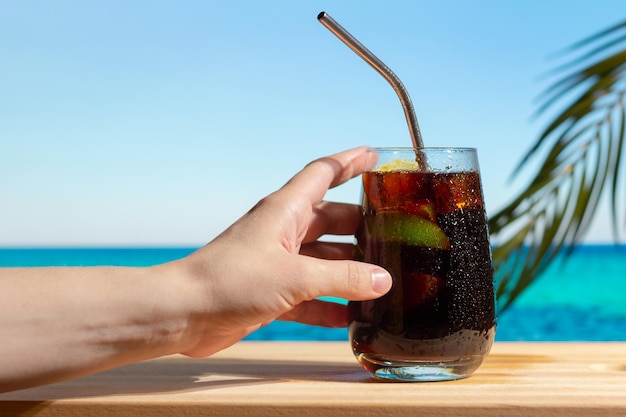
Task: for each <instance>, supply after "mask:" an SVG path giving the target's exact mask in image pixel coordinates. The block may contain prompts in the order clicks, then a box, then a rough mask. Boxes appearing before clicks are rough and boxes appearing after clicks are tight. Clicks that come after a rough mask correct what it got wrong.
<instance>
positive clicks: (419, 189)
mask: <svg viewBox="0 0 626 417" xmlns="http://www.w3.org/2000/svg"><path fill="white" fill-rule="evenodd" d="M363 185H364V191H365V195H364V197H363V198H364V201H363V207H364V209H365V221H364V225H363V227H362V228H361V229H360V231H359V232H358V233H357V242H358V247H359V251H360V254H359V257H360V258H361V259H363V260H365V261H367V262H371V263H375V264H378V265H380V266H382V267H384V268H386V269H387V270H388V271H389V272H390V273H391V275H392V276H393V279H394V285H393V287H392V289H391V291H390V292H389V293H388V294H386V295H385V296H383V297H381V298H379V299H377V300H372V301H361V302H351V303H350V314H351V320H352V322H351V324H350V337H351V340H352V345H353V350H354V352H355V354H356V355H357V356H358V355H359V354H361V353H367V354H371V355H381V357H389V356H390V355H392V356H393V357H394V358H398V359H405V360H413V359H419V360H438V359H442V358H444V357H456V356H472V355H484V354H486V351H488V350H489V348H490V346H491V343H492V341H493V337H494V326H495V312H494V293H493V269H492V264H491V250H490V245H489V238H488V233H487V228H486V224H485V222H486V219H485V212H484V206H483V198H482V192H481V188H480V178H479V176H478V174H477V173H475V172H468V173H454V174H441V173H419V172H401V171H400V172H374V173H366V174H364V175H363ZM390 213H391V215H394V216H397V215H398V213H400V214H401V215H405V214H407V215H411V216H419V217H422V218H424V219H426V220H428V221H429V222H431V223H430V224H431V225H432V224H436V226H433V227H434V228H435V229H437V230H439V231H443V233H444V234H445V235H446V236H447V241H448V242H449V245H444V244H441V243H440V242H441V239H439V240H437V239H435V241H434V242H435V243H433V242H432V241H431V242H429V244H430V245H431V246H426V245H425V244H424V243H420V242H419V239H417V238H416V239H414V240H413V241H410V239H409V240H407V239H406V238H404V239H403V238H402V237H400V238H398V237H396V238H392V237H391V236H381V233H384V232H385V231H386V230H389V229H388V228H385V227H383V226H384V224H383V226H381V223H383V222H385V221H386V220H385V218H386V217H385V216H389V215H390ZM375 229H376V230H375ZM381 230H382V232H381Z"/></svg>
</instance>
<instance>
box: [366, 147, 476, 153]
mask: <svg viewBox="0 0 626 417" xmlns="http://www.w3.org/2000/svg"><path fill="white" fill-rule="evenodd" d="M477 150H478V148H473V147H467V146H426V147H424V148H413V147H410V146H368V147H367V149H366V151H367V152H377V151H378V152H399V151H402V152H408V151H412V152H416V151H472V152H476V151H477Z"/></svg>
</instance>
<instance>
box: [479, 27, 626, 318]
mask: <svg viewBox="0 0 626 417" xmlns="http://www.w3.org/2000/svg"><path fill="white" fill-rule="evenodd" d="M620 45H621V46H622V49H620V48H618V46H620ZM625 45H626V22H623V23H620V24H617V25H615V26H613V27H611V28H609V29H607V30H604V31H602V32H600V33H598V34H595V35H593V36H590V37H588V38H586V39H584V40H582V41H580V42H578V43H576V44H574V45H573V46H572V47H570V48H568V49H567V51H566V54H571V53H573V52H577V53H582V55H580V56H576V57H574V58H573V59H571V60H570V61H569V62H567V63H566V64H565V65H561V66H559V67H558V68H557V69H556V70H555V71H554V72H553V75H556V76H560V77H559V78H557V79H556V81H555V82H553V83H552V84H551V85H550V86H549V87H548V88H547V89H546V90H545V91H544V93H543V95H542V96H541V97H540V99H541V105H540V106H539V109H538V111H537V115H544V114H546V113H547V112H549V111H551V110H554V109H555V108H562V110H560V111H558V112H556V115H555V116H553V118H552V121H551V122H550V123H549V124H548V125H547V127H546V128H545V129H544V130H543V132H542V133H541V134H540V135H539V138H538V139H537V141H536V142H535V143H534V144H533V146H532V147H531V148H530V150H529V151H528V152H527V154H526V155H525V156H524V157H523V158H522V160H521V162H520V164H519V165H518V166H517V168H516V169H515V170H514V175H518V174H519V172H520V171H521V170H522V169H524V168H526V167H527V165H528V163H529V162H530V161H531V160H533V159H536V158H538V157H540V156H541V155H540V151H541V153H542V155H543V158H544V159H543V160H542V161H540V163H539V165H538V166H539V168H538V170H537V172H536V174H535V175H534V177H532V179H531V181H530V182H529V184H528V185H527V186H526V188H525V189H523V190H522V191H521V192H520V193H519V195H517V196H516V197H515V198H514V199H513V200H512V201H511V202H510V203H509V204H508V205H506V206H505V207H504V208H502V209H500V210H499V211H498V212H497V213H495V214H494V215H492V216H490V219H489V231H490V233H491V236H492V239H493V241H494V242H495V247H494V251H493V261H494V269H495V271H496V281H497V283H498V284H497V288H496V296H497V298H498V303H499V310H500V312H501V313H502V312H504V311H505V310H506V309H507V308H509V307H510V306H511V305H512V304H513V303H514V301H515V300H516V299H517V298H518V297H519V295H520V294H522V292H523V291H525V290H526V289H527V288H528V287H529V286H530V285H531V284H532V283H533V282H534V281H535V280H536V278H537V277H538V276H540V275H541V273H542V272H544V271H545V269H546V268H547V267H548V266H549V265H550V264H551V263H552V262H553V261H554V260H555V259H556V258H557V256H558V255H559V254H564V255H565V256H568V255H569V254H571V251H572V250H573V249H574V248H575V247H576V246H577V245H578V244H579V243H580V241H581V239H582V238H583V237H584V235H585V234H586V232H587V231H588V230H589V226H590V223H591V221H592V220H593V218H594V216H595V214H596V209H597V207H598V204H599V202H600V200H601V198H602V197H603V196H605V195H606V193H608V198H609V200H610V204H611V222H612V226H613V234H614V235H613V238H614V240H615V241H616V242H617V241H619V239H620V235H619V230H620V226H622V227H623V225H624V224H625V223H626V222H625V220H626V219H625V218H623V217H622V218H620V213H623V210H622V211H620V209H622V208H623V202H624V201H625V199H624V198H623V197H624V196H625V194H626V190H625V189H624V188H625V186H626V184H625V183H624V180H625V177H624V168H623V164H622V163H621V159H622V152H623V150H624V137H625V133H626V112H625V110H624V94H626V49H623V48H624V47H625ZM586 48H591V50H590V51H585V49H586Z"/></svg>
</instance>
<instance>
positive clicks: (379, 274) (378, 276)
mask: <svg viewBox="0 0 626 417" xmlns="http://www.w3.org/2000/svg"><path fill="white" fill-rule="evenodd" d="M389 288H391V275H389V272H387V271H385V270H384V269H374V270H373V271H372V290H374V292H376V293H378V294H384V293H386V292H387V291H389Z"/></svg>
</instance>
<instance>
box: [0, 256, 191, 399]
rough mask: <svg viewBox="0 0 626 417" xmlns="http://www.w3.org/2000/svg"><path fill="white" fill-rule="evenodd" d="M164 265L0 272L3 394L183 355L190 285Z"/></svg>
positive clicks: (1, 385) (32, 269)
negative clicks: (179, 353)
mask: <svg viewBox="0 0 626 417" xmlns="http://www.w3.org/2000/svg"><path fill="white" fill-rule="evenodd" d="M162 268H163V267H161V268H127V267H93V268H24V269H21V268H9V269H0V288H1V289H2V290H1V291H0V330H1V331H2V340H3V342H2V343H0V391H6V390H12V389H17V388H21V387H26V386H30V385H39V384H43V383H49V382H54V381H58V380H63V379H68V378H73V377H77V376H80V375H85V374H88V373H93V372H97V371H100V370H104V369H109V368H112V367H115V366H119V365H123V364H127V363H131V362H135V361H138V360H144V359H148V358H152V357H157V356H161V355H164V354H169V353H174V352H176V351H178V350H180V349H181V345H182V344H183V343H184V332H185V330H186V328H187V324H188V323H187V319H188V317H187V315H188V313H187V312H186V311H185V308H184V305H185V295H186V294H187V293H188V291H187V290H186V289H185V288H183V284H182V283H184V282H186V281H185V280H184V279H180V280H177V278H180V277H177V276H176V271H177V270H174V269H173V268H170V269H169V270H168V271H167V272H168V274H165V273H163V272H162V271H161V269H162ZM179 283H180V284H179Z"/></svg>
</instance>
